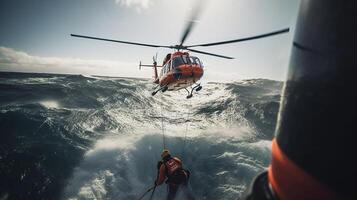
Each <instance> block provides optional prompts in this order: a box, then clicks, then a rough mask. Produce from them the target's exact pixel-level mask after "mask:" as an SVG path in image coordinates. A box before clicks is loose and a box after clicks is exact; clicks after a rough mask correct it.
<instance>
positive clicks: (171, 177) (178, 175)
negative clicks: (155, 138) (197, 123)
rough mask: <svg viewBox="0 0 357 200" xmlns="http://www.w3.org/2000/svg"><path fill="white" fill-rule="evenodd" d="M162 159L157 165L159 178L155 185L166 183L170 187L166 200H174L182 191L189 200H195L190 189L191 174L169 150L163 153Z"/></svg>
mask: <svg viewBox="0 0 357 200" xmlns="http://www.w3.org/2000/svg"><path fill="white" fill-rule="evenodd" d="M161 159H162V160H160V161H159V162H158V164H157V169H158V176H157V179H156V180H155V182H154V184H155V186H159V185H161V184H163V183H164V182H165V183H166V184H167V185H168V194H167V197H166V200H174V199H175V198H176V195H177V193H178V191H182V192H183V194H184V196H185V197H186V199H187V200H194V199H195V198H194V196H193V195H192V193H191V191H190V190H189V188H188V180H189V178H190V172H189V171H188V170H186V169H184V168H183V167H182V161H181V160H180V159H179V158H177V157H172V156H171V154H170V151H169V150H168V149H164V150H163V151H162V153H161ZM165 180H166V181H165Z"/></svg>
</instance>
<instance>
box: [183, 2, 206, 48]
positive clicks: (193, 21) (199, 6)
mask: <svg viewBox="0 0 357 200" xmlns="http://www.w3.org/2000/svg"><path fill="white" fill-rule="evenodd" d="M201 9H202V2H201V1H198V2H197V4H196V5H195V7H194V9H193V10H192V12H191V17H190V21H188V23H187V24H186V26H185V31H184V32H183V34H182V37H181V41H180V45H179V46H180V47H182V45H183V43H184V42H185V41H186V39H187V37H188V35H189V34H190V33H191V31H192V29H193V27H194V25H195V24H196V22H197V20H198V16H199V14H200V13H201Z"/></svg>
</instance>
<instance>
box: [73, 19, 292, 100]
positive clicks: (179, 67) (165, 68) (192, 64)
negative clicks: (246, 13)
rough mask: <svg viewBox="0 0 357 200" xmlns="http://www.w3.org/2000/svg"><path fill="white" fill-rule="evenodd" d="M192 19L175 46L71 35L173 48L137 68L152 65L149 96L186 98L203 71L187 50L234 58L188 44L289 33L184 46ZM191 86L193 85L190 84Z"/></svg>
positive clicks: (200, 45)
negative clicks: (176, 94) (159, 61)
mask: <svg viewBox="0 0 357 200" xmlns="http://www.w3.org/2000/svg"><path fill="white" fill-rule="evenodd" d="M196 13H197V12H195V14H196ZM196 21H197V14H196V15H194V16H193V17H191V20H190V21H188V23H187V24H186V27H185V29H184V32H183V34H182V36H181V40H180V43H179V44H176V45H156V44H147V43H138V42H129V41H122V40H114V39H106V38H99V37H92V36H86V35H77V34H71V36H72V37H79V38H85V39H92V40H101V41H107V42H116V43H123V44H130V45H137V46H145V47H153V48H169V49H173V50H174V52H173V53H168V54H167V55H166V57H165V58H164V60H163V63H162V65H158V64H157V54H156V56H155V57H153V64H152V65H147V64H141V61H140V63H139V69H141V68H142V67H151V68H153V70H154V80H153V83H155V84H157V85H156V87H154V91H153V92H152V93H151V94H152V95H153V96H154V95H155V94H156V93H157V92H159V91H161V92H166V91H175V90H181V89H185V90H186V91H187V93H188V95H187V96H186V98H187V99H189V98H191V97H192V96H193V91H194V90H195V91H197V92H198V91H200V90H201V89H202V86H201V83H198V81H199V80H200V79H201V77H202V76H203V74H204V70H203V64H202V61H201V60H200V59H199V58H198V57H197V56H192V55H190V52H194V53H198V54H205V55H209V56H215V57H220V58H224V59H234V58H233V57H229V56H224V55H219V54H213V53H209V52H205V51H200V50H196V49H192V47H209V46H216V45H224V44H229V43H237V42H244V41H248V40H254V39H260V38H264V37H270V36H274V35H278V34H282V33H287V32H289V28H285V29H281V30H277V31H273V32H270V33H265V34H261V35H255V36H251V37H245V38H240V39H234V40H226V41H221V42H213V43H203V44H196V45H184V42H185V41H186V39H187V37H188V36H189V34H190V33H191V31H192V28H193V27H194V25H195V23H196ZM158 68H161V72H160V74H158ZM192 85H194V86H193V87H192ZM188 87H192V88H191V91H189V90H188V89H187V88H188Z"/></svg>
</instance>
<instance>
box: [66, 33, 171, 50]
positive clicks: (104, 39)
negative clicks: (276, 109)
mask: <svg viewBox="0 0 357 200" xmlns="http://www.w3.org/2000/svg"><path fill="white" fill-rule="evenodd" d="M71 36H72V37H79V38H86V39H93V40H102V41H107V42H117V43H124V44H132V45H139V46H146V47H156V48H157V47H164V48H172V47H170V46H164V45H154V44H145V43H138V42H128V41H121V40H112V39H106V38H98V37H91V36H85V35H76V34H71Z"/></svg>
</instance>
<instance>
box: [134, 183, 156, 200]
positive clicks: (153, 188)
mask: <svg viewBox="0 0 357 200" xmlns="http://www.w3.org/2000/svg"><path fill="white" fill-rule="evenodd" d="M155 188H156V185H154V186H151V187H150V188H148V189H147V190H146V191H145V192H144V193H143V194H142V195H141V196H140V197H139V198H138V200H141V199H143V198H144V197H145V196H146V195H147V194H149V192H150V191H151V190H155Z"/></svg>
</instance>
